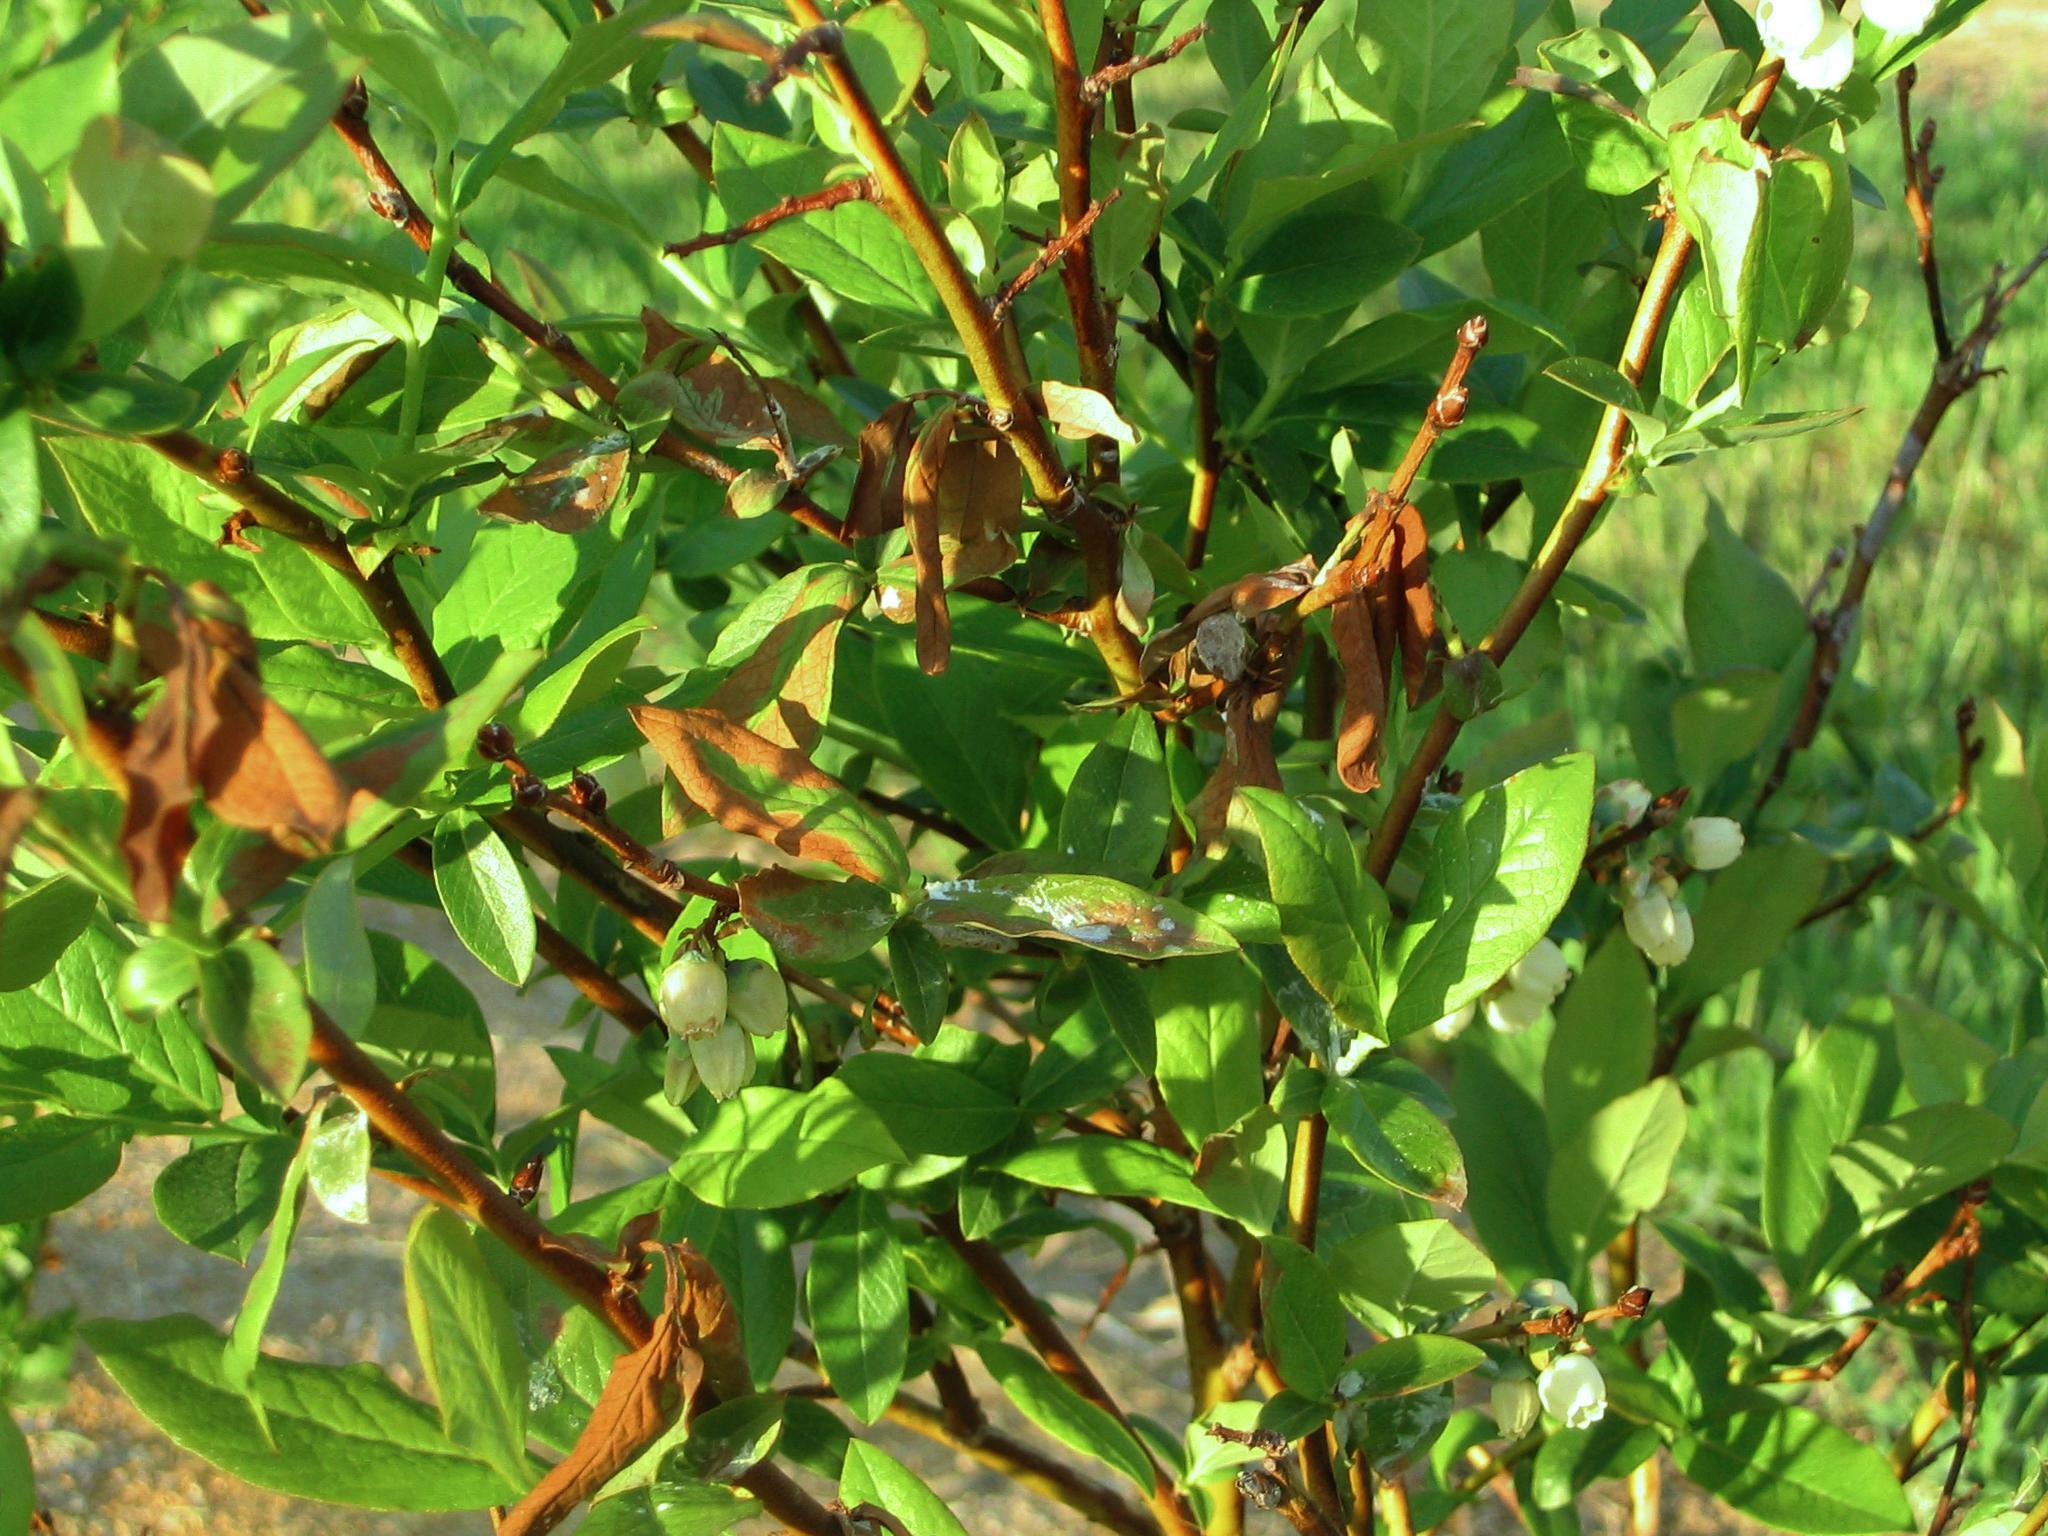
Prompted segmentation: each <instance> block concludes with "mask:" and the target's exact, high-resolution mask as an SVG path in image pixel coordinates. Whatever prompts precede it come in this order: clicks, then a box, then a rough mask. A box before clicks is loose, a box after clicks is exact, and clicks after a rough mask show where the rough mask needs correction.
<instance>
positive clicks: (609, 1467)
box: [498, 1245, 724, 1536]
mask: <svg viewBox="0 0 2048 1536" xmlns="http://www.w3.org/2000/svg"><path fill="white" fill-rule="evenodd" d="M661 1252H662V1258H663V1260H664V1261H665V1263H666V1265H667V1272H668V1284H667V1287H666V1289H665V1291H664V1293H663V1296H662V1305H661V1316H659V1317H657V1318H656V1319H655V1320H654V1333H653V1336H652V1337H650V1338H649V1339H648V1341H647V1342H646V1343H645V1344H643V1345H641V1346H640V1347H639V1348H638V1349H636V1350H633V1351H632V1352H630V1353H628V1354H623V1355H620V1356H618V1357H617V1358H616V1359H615V1360H613V1362H612V1369H611V1374H610V1375H609V1376H608V1377H606V1378H605V1384H604V1390H603V1391H602V1392H600V1393H599V1394H598V1398H597V1403H596V1405H595V1406H594V1407H592V1409H591V1410H590V1421H589V1423H587V1424H585V1425H584V1426H583V1433H582V1434H580V1435H578V1436H577V1437H576V1444H575V1445H574V1446H572V1447H571V1448H570V1450H569V1454H568V1455H567V1456H564V1457H563V1458H562V1459H561V1461H559V1462H558V1463H556V1464H555V1466H554V1467H552V1468H551V1469H550V1470H549V1472H548V1474H547V1476H545V1477H543V1478H542V1479H541V1480H540V1481H539V1482H538V1483H537V1484H535V1485H534V1488H533V1491H532V1492H530V1493H528V1494H527V1495H526V1497H525V1498H523V1499H521V1500H520V1501H519V1502H518V1504H516V1505H514V1506H513V1508H512V1509H511V1510H510V1511H508V1512H507V1513H506V1515H505V1518H504V1519H503V1520H501V1521H500V1522H499V1523H498V1536H539V1533H540V1532H543V1531H550V1530H553V1529H554V1528H555V1526H557V1525H559V1524H560V1523H561V1522H562V1521H563V1520H564V1519H566V1518H567V1517H568V1516H569V1514H570V1513H571V1511H573V1510H574V1509H575V1508H576V1507H577V1506H578V1505H580V1504H582V1503H583V1502H584V1501H585V1500H586V1499H588V1498H589V1497H590V1496H591V1495H592V1494H594V1493H596V1492H597V1490H598V1489H600V1488H602V1487H603V1486H604V1485H605V1484H606V1483H608V1482H609V1481H611V1479H612V1478H613V1477H614V1476H615V1475H617V1474H618V1473H619V1472H621V1471H623V1470H624V1469H625V1468H626V1467H628V1466H630V1465H631V1464H632V1463H633V1461H634V1459H635V1458H636V1457H638V1456H639V1455H640V1453H641V1452H642V1451H644V1450H646V1449H647V1447H648V1446H650V1445H652V1444H653V1443H654V1442H655V1440H657V1439H658V1438H660V1436H661V1435H662V1433H663V1432H664V1431H665V1430H667V1428H668V1427H669V1425H670V1424H671V1423H673V1422H674V1421H675V1417H676V1415H677V1414H678V1413H681V1412H683V1411H685V1410H686V1409H687V1408H688V1406H689V1402H690V1399H691V1398H693V1397H695V1396H696V1394H697V1387H698V1384H699V1383H700V1382H702V1381H703V1379H704V1360H703V1357H702V1356H701V1355H699V1354H698V1352H697V1351H696V1350H695V1349H693V1348H692V1347H691V1346H690V1343H689V1340H690V1337H691V1335H692V1333H693V1331H694V1326H695V1319H694V1316H693V1308H694V1306H695V1301H694V1299H693V1292H694V1289H695V1287H694V1285H693V1283H692V1280H693V1279H694V1277H692V1280H686V1279H685V1278H684V1273H683V1269H682V1267H681V1265H680V1264H679V1263H678V1262H677V1250H676V1249H674V1248H671V1247H668V1246H666V1245H663V1247H662V1250H661ZM700 1262H701V1261H700ZM719 1294H720V1296H721V1298H722V1297H723V1295H724V1292H723V1291H722V1290H721V1291H720V1293H719Z"/></svg>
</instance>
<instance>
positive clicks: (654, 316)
mask: <svg viewBox="0 0 2048 1536" xmlns="http://www.w3.org/2000/svg"><path fill="white" fill-rule="evenodd" d="M640 333H641V334H642V335H643V336H645V337H646V338H647V340H646V343H645V344H644V345H643V346H642V347H641V349H640V366H641V367H643V368H644V367H646V366H647V365H648V364H649V363H652V362H653V361H654V360H655V359H656V358H657V357H660V356H661V355H662V353H664V352H666V351H668V350H669V348H671V347H678V348H679V347H681V346H682V345H683V344H684V343H685V342H688V341H692V340H694V339H695V338H693V337H692V336H691V335H690V333H689V332H688V331H686V330H684V329H683V328H682V327H681V326H679V325H676V324H674V323H673V322H671V321H670V320H669V319H668V317H667V316H666V315H664V314H662V312H661V311H660V310H658V309H655V308H653V307H651V306H649V305H646V304H643V305H641V306H640Z"/></svg>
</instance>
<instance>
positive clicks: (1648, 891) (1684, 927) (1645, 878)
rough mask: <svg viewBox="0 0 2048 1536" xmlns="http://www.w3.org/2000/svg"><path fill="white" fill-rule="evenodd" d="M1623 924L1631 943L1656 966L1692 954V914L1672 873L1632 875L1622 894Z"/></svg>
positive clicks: (1643, 871)
mask: <svg viewBox="0 0 2048 1536" xmlns="http://www.w3.org/2000/svg"><path fill="white" fill-rule="evenodd" d="M1621 922H1622V926H1623V927H1624V928H1625V929H1627V930H1628V936H1629V942H1630V943H1632V944H1634V945H1635V947H1636V948H1637V949H1640V950H1641V951H1642V952H1643V954H1644V956H1645V957H1646V958H1647V959H1648V960H1649V961H1650V963H1651V964H1652V965H1664V966H1672V965H1683V964H1684V963H1685V958H1686V956H1688V955H1690V954H1691V953H1692V913H1691V912H1689V911H1687V910H1686V906H1685V901H1684V899H1683V898H1682V897H1680V896H1679V894H1678V882H1677V881H1675V880H1673V879H1672V878H1671V877H1670V876H1669V875H1651V874H1650V873H1649V872H1648V871H1645V870H1639V871H1637V872H1636V873H1635V874H1634V875H1633V876H1631V877H1630V880H1629V885H1628V891H1627V894H1626V895H1624V896H1623V897H1622V904H1621Z"/></svg>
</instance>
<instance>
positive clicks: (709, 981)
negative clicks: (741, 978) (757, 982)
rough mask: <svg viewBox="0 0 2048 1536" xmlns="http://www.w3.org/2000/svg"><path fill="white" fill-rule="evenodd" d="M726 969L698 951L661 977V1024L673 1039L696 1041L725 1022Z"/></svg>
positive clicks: (683, 956)
mask: <svg viewBox="0 0 2048 1536" xmlns="http://www.w3.org/2000/svg"><path fill="white" fill-rule="evenodd" d="M725 1002H726V988H725V965H724V962H722V961H719V960H714V959H713V958H712V957H711V956H709V955H707V954H704V953H702V952H701V951H699V950H694V949H693V950H690V951H688V952H687V953H685V954H681V955H678V956H676V958H675V959H674V960H673V961H672V962H671V963H670V965H669V968H668V969H667V970H666V971H663V972H662V974H661V998H660V1003H659V1006H660V1010H661V1019H662V1022H663V1023H664V1024H666V1025H668V1031H669V1033H670V1034H672V1035H680V1036H681V1037H682V1038H683V1039H685V1040H693V1039H696V1038H698V1037H700V1036H703V1035H709V1034H715V1033H716V1032H717V1030H718V1026H719V1025H721V1024H723V1023H724V1022H725Z"/></svg>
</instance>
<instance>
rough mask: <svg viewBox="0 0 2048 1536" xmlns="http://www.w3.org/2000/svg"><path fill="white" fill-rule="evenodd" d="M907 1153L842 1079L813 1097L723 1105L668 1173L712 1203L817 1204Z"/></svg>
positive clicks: (766, 1092)
mask: <svg viewBox="0 0 2048 1536" xmlns="http://www.w3.org/2000/svg"><path fill="white" fill-rule="evenodd" d="M902 1161H903V1149H902V1148H901V1147H899V1146H898V1145H897V1144H896V1141H895V1138H893V1137H892V1136H890V1134H889V1131H888V1127H887V1126H886V1125H884V1124H883V1122H882V1119H881V1117H880V1116H878V1115H877V1114H876V1113H875V1112H874V1111H873V1110H871V1109H869V1108H868V1107H867V1105H865V1104H863V1103H862V1102H861V1100H860V1098H859V1097H858V1096H857V1095H856V1094H855V1093H854V1091H853V1090H852V1089H851V1088H849V1087H847V1086H846V1085H845V1084H843V1083H841V1082H839V1081H838V1080H837V1079H836V1078H834V1079H828V1080H827V1081H825V1082H823V1083H820V1084H819V1085H818V1086H817V1087H815V1088H813V1089H811V1090H810V1091H809V1092H808V1093H798V1092H795V1091H793V1090H791V1089H788V1088H746V1089H742V1090H741V1091H740V1094H739V1096H738V1097H737V1098H732V1099H728V1100H727V1101H726V1102H725V1103H723V1104H721V1105H719V1106H718V1109H717V1112H716V1113H714V1114H713V1115H712V1117H711V1119H710V1121H709V1122H708V1123H707V1124H706V1125H705V1126H704V1128H703V1129H702V1130H701V1131H699V1132H698V1133H697V1134H696V1135H695V1136H694V1137H692V1138H691V1139H690V1141H689V1143H688V1144H687V1145H686V1146H685V1147H684V1148H683V1151H682V1155H681V1156H680V1157H678V1158H677V1159H676V1161H675V1164H674V1166H673V1167H671V1168H670V1169H669V1177H670V1178H672V1179H674V1180H675V1181H676V1182H677V1183H678V1184H680V1185H682V1186H683V1187H684V1188H685V1189H687V1190H689V1191H690V1192H691V1193H692V1194H694V1195H696V1196H697V1197H698V1198H699V1199H701V1200H705V1201H708V1202H710V1203H711V1204H712V1205H717V1206H729V1207H734V1208H737V1209H741V1210H763V1209H768V1208H771V1207H774V1206H781V1205H795V1204H797V1203H798V1202H799V1201H803V1200H810V1199H814V1198H815V1197H817V1196H819V1195H822V1194H826V1193H828V1192H830V1191H832V1190H835V1189H838V1188H841V1187H842V1186H844V1185H846V1184H847V1183H849V1182H851V1181H852V1179H853V1178H854V1176H855V1175H856V1174H859V1173H862V1172H865V1171H866V1170H867V1169H869V1168H873V1167H875V1166H876V1165H877V1164H881V1163H900V1162H902Z"/></svg>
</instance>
